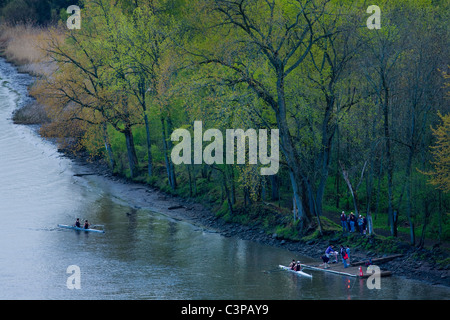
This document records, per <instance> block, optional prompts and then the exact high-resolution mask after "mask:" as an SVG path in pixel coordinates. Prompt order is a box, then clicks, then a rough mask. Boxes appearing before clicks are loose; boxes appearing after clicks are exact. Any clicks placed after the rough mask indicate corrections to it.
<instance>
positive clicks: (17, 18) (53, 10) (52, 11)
mask: <svg viewBox="0 0 450 320" xmlns="http://www.w3.org/2000/svg"><path fill="white" fill-rule="evenodd" d="M78 2H79V1H78V0H0V22H2V23H10V24H17V23H31V24H38V25H48V24H49V23H54V22H56V21H58V20H60V18H61V15H63V16H64V12H65V10H66V9H67V7H69V6H70V5H77V4H78Z"/></svg>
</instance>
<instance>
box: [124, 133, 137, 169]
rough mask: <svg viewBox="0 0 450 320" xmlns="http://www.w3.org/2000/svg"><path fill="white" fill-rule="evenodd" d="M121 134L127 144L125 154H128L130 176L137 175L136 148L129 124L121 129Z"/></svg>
mask: <svg viewBox="0 0 450 320" xmlns="http://www.w3.org/2000/svg"><path fill="white" fill-rule="evenodd" d="M123 134H124V135H125V142H126V145H127V156H128V164H129V167H130V175H131V177H132V178H134V177H136V175H137V165H138V158H137V155H136V148H135V147H134V139H133V133H132V132H131V128H130V127H129V126H126V127H125V129H123Z"/></svg>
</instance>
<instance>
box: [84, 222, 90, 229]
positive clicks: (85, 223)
mask: <svg viewBox="0 0 450 320" xmlns="http://www.w3.org/2000/svg"><path fill="white" fill-rule="evenodd" d="M89 226H90V223H89V222H88V221H87V220H84V229H89Z"/></svg>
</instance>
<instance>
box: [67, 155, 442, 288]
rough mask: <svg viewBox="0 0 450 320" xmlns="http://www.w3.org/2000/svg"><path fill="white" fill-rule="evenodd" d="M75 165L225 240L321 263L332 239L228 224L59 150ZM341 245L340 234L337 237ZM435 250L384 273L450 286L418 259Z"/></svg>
mask: <svg viewBox="0 0 450 320" xmlns="http://www.w3.org/2000/svg"><path fill="white" fill-rule="evenodd" d="M60 152H62V153H63V154H64V155H65V156H66V157H68V158H70V159H71V160H72V161H73V163H74V164H75V165H76V168H77V169H76V170H79V172H75V174H74V175H75V176H79V177H83V176H85V175H94V176H95V177H96V178H98V179H102V180H103V181H104V183H105V184H106V185H107V188H108V192H110V193H111V194H112V195H113V196H114V197H117V198H118V199H120V200H121V201H124V202H126V203H127V204H128V205H129V206H130V207H131V208H135V209H136V210H139V209H148V210H152V211H156V212H159V213H162V214H164V215H167V216H169V217H170V218H172V219H175V220H182V221H186V222H189V223H191V224H194V225H196V226H197V227H200V228H203V229H205V230H208V231H210V232H217V233H219V234H221V235H222V236H225V237H238V238H240V239H243V240H249V241H255V242H258V243H261V244H265V245H270V246H276V247H280V248H283V249H286V250H289V251H291V252H292V253H293V257H295V256H296V255H302V256H307V257H310V258H313V259H317V261H320V260H319V259H320V256H321V255H323V253H324V251H325V249H326V247H327V246H328V244H329V240H323V239H313V240H310V241H307V242H303V241H291V240H287V239H282V238H280V237H279V236H277V235H276V234H267V232H266V231H265V230H263V229H262V228H260V227H259V226H246V225H240V224H237V223H229V222H226V221H224V220H223V219H221V218H219V217H216V215H215V214H214V213H213V212H212V211H211V210H210V209H208V208H207V207H205V206H204V205H202V204H200V203H197V202H195V201H194V200H191V199H184V198H181V197H178V196H174V195H170V194H167V193H164V192H162V191H160V190H158V189H156V188H154V187H152V186H150V185H148V184H144V183H137V182H133V181H131V180H129V179H127V178H124V177H120V176H117V175H113V174H112V173H111V171H110V170H109V168H108V166H107V165H105V164H103V163H102V162H95V161H94V162H92V161H89V160H88V158H87V157H86V156H82V155H79V156H73V155H72V154H71V153H70V152H65V151H64V150H60ZM335 241H336V243H339V235H337V236H336V240H335ZM348 245H349V246H350V248H351V250H352V254H351V256H352V262H357V261H365V260H367V259H368V258H377V257H382V256H380V255H377V254H375V253H373V252H370V251H365V250H362V249H360V248H352V245H351V243H349V244H348ZM436 250H440V249H439V248H434V249H432V250H426V249H417V248H415V247H409V249H408V250H407V251H406V253H405V254H404V255H403V256H402V257H401V258H396V259H394V260H392V261H389V262H386V263H384V264H381V265H379V267H380V268H381V269H382V270H389V271H391V272H392V274H393V276H400V277H405V278H408V279H413V280H419V281H424V282H426V283H429V284H433V285H442V286H446V287H450V267H449V266H444V267H442V266H439V265H438V264H436V263H434V262H432V260H431V259H429V260H428V259H425V260H418V259H417V256H418V254H420V255H421V256H423V257H431V256H432V251H436Z"/></svg>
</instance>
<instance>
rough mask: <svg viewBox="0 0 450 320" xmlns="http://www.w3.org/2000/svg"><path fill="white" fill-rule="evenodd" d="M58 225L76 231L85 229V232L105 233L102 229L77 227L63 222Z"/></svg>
mask: <svg viewBox="0 0 450 320" xmlns="http://www.w3.org/2000/svg"><path fill="white" fill-rule="evenodd" d="M58 227H60V228H64V229H72V230H77V231H86V232H97V233H105V231H104V230H97V229H85V228H78V227H75V226H69V225H65V224H58Z"/></svg>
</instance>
